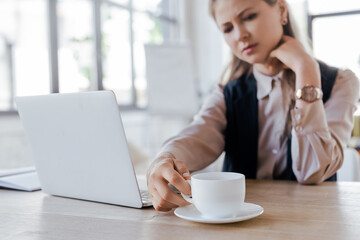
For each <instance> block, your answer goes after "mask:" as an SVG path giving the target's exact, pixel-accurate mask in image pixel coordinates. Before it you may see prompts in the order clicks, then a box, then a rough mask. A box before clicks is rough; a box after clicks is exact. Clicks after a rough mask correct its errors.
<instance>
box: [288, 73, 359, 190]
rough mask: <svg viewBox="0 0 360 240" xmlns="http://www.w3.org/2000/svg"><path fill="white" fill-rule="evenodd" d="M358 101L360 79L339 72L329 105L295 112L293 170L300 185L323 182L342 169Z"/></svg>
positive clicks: (320, 102)
mask: <svg viewBox="0 0 360 240" xmlns="http://www.w3.org/2000/svg"><path fill="white" fill-rule="evenodd" d="M358 100H359V80H358V79H357V77H356V76H355V74H354V73H353V72H351V71H350V70H345V71H343V70H339V72H338V76H337V78H336V81H335V84H334V87H333V89H332V92H331V96H330V98H329V100H328V101H327V102H326V103H325V104H323V102H322V101H316V102H314V103H312V104H309V105H308V106H306V107H304V108H302V109H294V110H292V112H291V118H292V124H293V129H292V142H291V154H292V159H293V165H292V168H293V171H294V174H295V176H296V178H297V180H298V182H300V183H303V184H316V183H321V182H323V181H325V180H326V179H327V178H329V177H331V176H332V175H333V174H334V173H335V172H336V171H337V170H338V169H339V168H340V167H341V165H342V162H343V158H344V156H343V149H344V148H345V147H346V145H347V143H348V142H349V140H350V137H351V131H352V128H353V113H354V112H355V110H356V108H357V102H358Z"/></svg>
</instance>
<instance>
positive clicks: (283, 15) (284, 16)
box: [278, 0, 288, 25]
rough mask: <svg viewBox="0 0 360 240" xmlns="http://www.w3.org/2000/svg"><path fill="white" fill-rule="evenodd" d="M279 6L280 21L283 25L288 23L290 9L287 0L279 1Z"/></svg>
mask: <svg viewBox="0 0 360 240" xmlns="http://www.w3.org/2000/svg"><path fill="white" fill-rule="evenodd" d="M278 6H279V9H280V21H281V24H282V25H286V24H287V23H288V7H287V4H286V2H285V0H278Z"/></svg>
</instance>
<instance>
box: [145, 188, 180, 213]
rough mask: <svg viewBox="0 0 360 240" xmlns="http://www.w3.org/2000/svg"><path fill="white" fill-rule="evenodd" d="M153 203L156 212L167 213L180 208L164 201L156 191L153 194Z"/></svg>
mask: <svg viewBox="0 0 360 240" xmlns="http://www.w3.org/2000/svg"><path fill="white" fill-rule="evenodd" d="M151 201H152V203H153V206H154V208H155V210H156V211H162V212H167V211H170V210H171V209H173V208H176V207H178V206H177V205H175V204H173V203H170V202H168V201H166V200H165V199H162V198H161V196H160V194H159V193H158V192H157V190H156V189H155V191H152V193H151Z"/></svg>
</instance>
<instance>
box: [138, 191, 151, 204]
mask: <svg viewBox="0 0 360 240" xmlns="http://www.w3.org/2000/svg"><path fill="white" fill-rule="evenodd" d="M140 194H141V201H142V202H143V203H144V204H148V203H151V197H150V193H149V191H147V190H140Z"/></svg>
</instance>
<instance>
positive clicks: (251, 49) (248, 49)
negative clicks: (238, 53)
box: [242, 43, 257, 54]
mask: <svg viewBox="0 0 360 240" xmlns="http://www.w3.org/2000/svg"><path fill="white" fill-rule="evenodd" d="M256 46H257V43H255V44H250V45H248V46H246V47H244V48H243V50H242V51H243V53H245V54H251V53H252V52H254V51H255V48H256Z"/></svg>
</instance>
